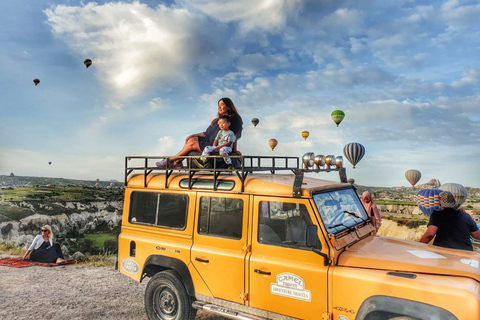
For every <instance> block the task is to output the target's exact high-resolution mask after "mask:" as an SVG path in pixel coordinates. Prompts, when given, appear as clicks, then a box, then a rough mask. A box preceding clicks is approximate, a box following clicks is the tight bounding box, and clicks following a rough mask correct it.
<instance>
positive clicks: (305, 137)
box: [302, 131, 310, 140]
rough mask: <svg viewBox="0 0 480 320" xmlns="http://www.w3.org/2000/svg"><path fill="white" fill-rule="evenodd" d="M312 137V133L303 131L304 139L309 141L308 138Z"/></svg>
mask: <svg viewBox="0 0 480 320" xmlns="http://www.w3.org/2000/svg"><path fill="white" fill-rule="evenodd" d="M309 135H310V132H308V131H302V137H303V139H305V140H307V138H308V136H309Z"/></svg>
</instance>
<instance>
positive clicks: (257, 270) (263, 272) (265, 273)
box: [254, 269, 272, 276]
mask: <svg viewBox="0 0 480 320" xmlns="http://www.w3.org/2000/svg"><path fill="white" fill-rule="evenodd" d="M254 271H255V273H258V274H264V275H266V276H269V275H271V274H272V273H271V272H268V271H262V270H260V269H255V270H254Z"/></svg>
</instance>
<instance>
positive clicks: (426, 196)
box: [415, 189, 442, 216]
mask: <svg viewBox="0 0 480 320" xmlns="http://www.w3.org/2000/svg"><path fill="white" fill-rule="evenodd" d="M440 193H442V190H439V189H423V190H420V191H419V192H418V193H417V195H416V196H415V201H416V202H417V206H418V207H419V208H420V210H421V211H422V212H423V213H424V214H426V215H427V216H430V215H431V214H432V213H433V211H435V210H442V209H441V208H440Z"/></svg>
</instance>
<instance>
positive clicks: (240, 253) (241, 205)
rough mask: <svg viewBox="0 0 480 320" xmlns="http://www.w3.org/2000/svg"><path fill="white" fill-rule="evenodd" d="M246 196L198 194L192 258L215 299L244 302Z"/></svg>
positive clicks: (247, 205) (247, 198) (247, 199)
mask: <svg viewBox="0 0 480 320" xmlns="http://www.w3.org/2000/svg"><path fill="white" fill-rule="evenodd" d="M248 201H249V197H248V196H245V195H238V194H221V193H207V192H202V193H200V192H199V193H198V194H197V205H196V221H195V231H194V240H193V247H192V250H191V261H192V263H193V265H194V266H195V269H196V270H197V271H198V273H199V274H200V276H201V277H202V279H203V281H204V282H205V284H206V285H207V287H208V288H209V289H210V292H211V293H212V294H213V296H214V297H215V298H219V299H225V300H229V301H234V302H237V303H242V304H243V303H244V300H243V299H241V298H240V293H241V292H245V255H246V252H245V248H246V244H247V224H248V207H249V202H248Z"/></svg>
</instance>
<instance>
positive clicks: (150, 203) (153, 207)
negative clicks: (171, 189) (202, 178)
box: [128, 191, 188, 230]
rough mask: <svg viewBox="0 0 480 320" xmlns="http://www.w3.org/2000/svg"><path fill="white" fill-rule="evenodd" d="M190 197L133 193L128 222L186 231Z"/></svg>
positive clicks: (171, 194)
mask: <svg viewBox="0 0 480 320" xmlns="http://www.w3.org/2000/svg"><path fill="white" fill-rule="evenodd" d="M187 212H188V196H187V195H185V194H173V193H156V192H137V191H134V192H132V195H131V197H130V215H129V217H128V221H129V222H130V223H135V224H147V225H153V226H156V227H164V228H172V229H182V230H183V229H185V225H186V221H187Z"/></svg>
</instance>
